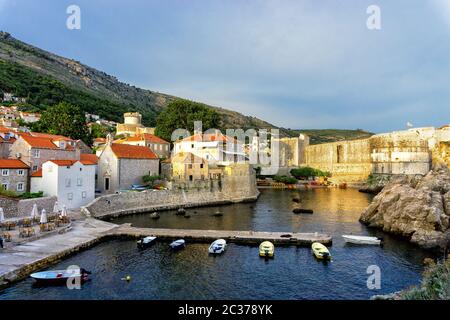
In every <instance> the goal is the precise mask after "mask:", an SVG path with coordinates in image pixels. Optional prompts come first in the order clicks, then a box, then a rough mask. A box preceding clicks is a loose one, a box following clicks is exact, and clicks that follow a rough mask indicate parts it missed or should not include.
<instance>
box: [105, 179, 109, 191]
mask: <svg viewBox="0 0 450 320" xmlns="http://www.w3.org/2000/svg"><path fill="white" fill-rule="evenodd" d="M105 190H106V191H108V190H109V178H105Z"/></svg>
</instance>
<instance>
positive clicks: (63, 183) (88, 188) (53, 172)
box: [30, 160, 96, 209]
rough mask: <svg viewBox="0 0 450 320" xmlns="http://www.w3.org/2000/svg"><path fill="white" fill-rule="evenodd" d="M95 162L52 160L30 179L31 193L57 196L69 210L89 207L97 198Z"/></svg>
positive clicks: (59, 201)
mask: <svg viewBox="0 0 450 320" xmlns="http://www.w3.org/2000/svg"><path fill="white" fill-rule="evenodd" d="M95 167H96V165H95V162H92V161H83V160H80V161H79V160H50V161H47V162H45V163H44V164H43V165H42V169H40V170H38V171H36V172H35V173H33V174H32V175H31V178H30V181H31V182H30V186H31V187H30V189H31V192H39V191H42V192H44V196H47V197H48V196H56V197H57V199H58V203H59V204H60V205H61V206H62V205H65V206H66V207H67V208H68V209H77V208H80V207H81V206H84V205H87V204H88V203H90V202H91V201H92V200H94V198H95Z"/></svg>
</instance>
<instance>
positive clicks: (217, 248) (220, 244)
mask: <svg viewBox="0 0 450 320" xmlns="http://www.w3.org/2000/svg"><path fill="white" fill-rule="evenodd" d="M226 248H227V242H226V241H225V240H224V239H218V240H216V241H214V242H213V243H211V245H210V246H209V249H208V252H209V253H212V254H221V253H223V252H225V249H226Z"/></svg>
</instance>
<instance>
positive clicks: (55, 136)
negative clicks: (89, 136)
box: [30, 132, 74, 141]
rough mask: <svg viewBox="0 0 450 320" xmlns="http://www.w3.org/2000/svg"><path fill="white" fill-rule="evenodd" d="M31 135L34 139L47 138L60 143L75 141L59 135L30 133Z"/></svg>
mask: <svg viewBox="0 0 450 320" xmlns="http://www.w3.org/2000/svg"><path fill="white" fill-rule="evenodd" d="M30 135H31V136H33V137H38V138H46V139H51V140H55V141H60V140H64V141H74V140H73V139H70V138H68V137H64V136H61V135H57V134H50V133H42V132H30Z"/></svg>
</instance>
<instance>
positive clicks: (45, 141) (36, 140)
mask: <svg viewBox="0 0 450 320" xmlns="http://www.w3.org/2000/svg"><path fill="white" fill-rule="evenodd" d="M20 136H21V137H22V139H24V140H25V142H27V143H28V144H29V145H30V147H32V148H38V149H60V148H59V147H58V146H57V145H56V144H54V143H53V140H52V139H50V138H45V137H36V136H31V135H27V134H22V135H20ZM66 139H67V138H66ZM61 140H64V139H61ZM65 150H74V149H73V147H72V146H71V145H67V146H66V149H65Z"/></svg>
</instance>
